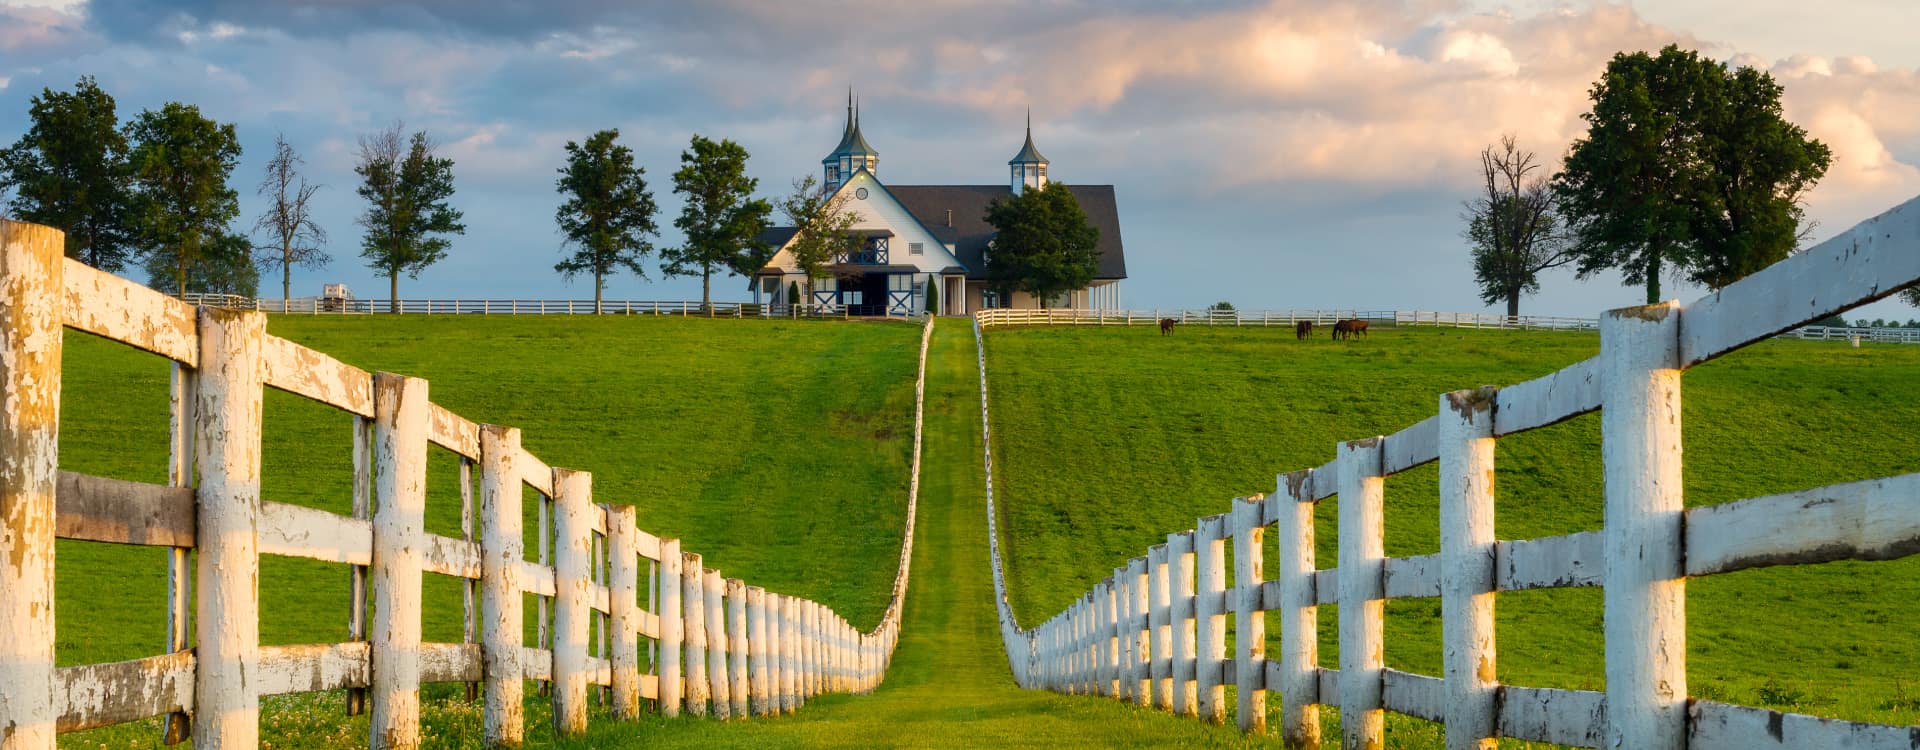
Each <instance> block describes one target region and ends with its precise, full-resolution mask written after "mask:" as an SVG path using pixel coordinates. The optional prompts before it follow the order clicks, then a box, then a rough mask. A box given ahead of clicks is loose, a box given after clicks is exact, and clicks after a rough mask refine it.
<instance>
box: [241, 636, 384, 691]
mask: <svg viewBox="0 0 1920 750" xmlns="http://www.w3.org/2000/svg"><path fill="white" fill-rule="evenodd" d="M372 674H373V667H372V647H371V646H370V645H369V644H367V643H366V642H364V641H361V642H348V643H316V644H302V645H297V646H262V647H260V672H259V675H258V678H257V681H256V683H255V685H256V689H257V690H259V691H260V694H261V695H281V694H285V693H309V692H318V691H322V690H339V689H341V688H348V687H366V686H367V684H368V682H369V681H370V680H371V679H372Z"/></svg>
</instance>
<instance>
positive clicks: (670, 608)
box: [655, 539, 686, 718]
mask: <svg viewBox="0 0 1920 750" xmlns="http://www.w3.org/2000/svg"><path fill="white" fill-rule="evenodd" d="M682 564H683V562H682V559H681V556H680V540H678V539H662V540H660V663H659V664H658V665H656V667H655V669H656V670H658V673H659V675H660V715H661V716H666V717H669V718H671V717H674V716H679V715H680V696H681V681H680V656H681V649H682V648H683V646H684V644H683V635H682V633H683V632H684V629H685V628H686V621H685V620H684V619H682V615H681V612H680V591H681V585H682V584H681V583H680V566H681V565H682Z"/></svg>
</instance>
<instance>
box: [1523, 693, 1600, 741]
mask: <svg viewBox="0 0 1920 750" xmlns="http://www.w3.org/2000/svg"><path fill="white" fill-rule="evenodd" d="M1606 723H1607V695H1606V693H1601V692H1596V691H1592V690H1556V689H1551V688H1530V687H1517V686H1513V685H1507V686H1504V687H1502V688H1500V736H1502V737H1512V738H1515V739H1521V740H1531V741H1534V742H1551V743H1554V744H1556V745H1571V746H1573V747H1599V746H1600V743H1601V741H1602V737H1601V734H1602V729H1603V728H1604V727H1605V726H1606Z"/></svg>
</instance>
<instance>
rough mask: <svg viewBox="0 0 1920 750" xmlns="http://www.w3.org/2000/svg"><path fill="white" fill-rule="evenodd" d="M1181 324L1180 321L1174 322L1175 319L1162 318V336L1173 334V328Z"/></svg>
mask: <svg viewBox="0 0 1920 750" xmlns="http://www.w3.org/2000/svg"><path fill="white" fill-rule="evenodd" d="M1179 324H1180V321H1178V320H1174V319H1173V318H1161V319H1160V335H1162V336H1165V335H1167V334H1170V333H1173V327H1174V326H1176V325H1179Z"/></svg>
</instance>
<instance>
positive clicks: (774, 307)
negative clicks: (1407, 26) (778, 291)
mask: <svg viewBox="0 0 1920 750" xmlns="http://www.w3.org/2000/svg"><path fill="white" fill-rule="evenodd" d="M179 299H180V300H181V301H183V302H186V303H187V304H189V305H205V306H208V307H222V308H227V309H233V310H258V311H260V312H270V313H281V314H289V315H678V316H681V317H700V318H793V317H800V318H822V317H827V318H840V317H849V316H850V311H849V309H848V308H849V306H848V305H842V304H826V303H823V304H812V305H790V304H785V303H781V304H762V303H758V302H704V303H703V302H699V301H697V300H603V301H601V302H600V303H599V305H598V307H596V306H595V304H594V301H593V300H590V299H584V300H583V299H403V300H400V303H399V307H398V312H395V307H394V303H393V301H392V300H384V299H325V298H301V299H266V298H254V297H246V296H241V295H237V294H202V293H198V292H189V293H187V294H183V295H180V296H179Z"/></svg>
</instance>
